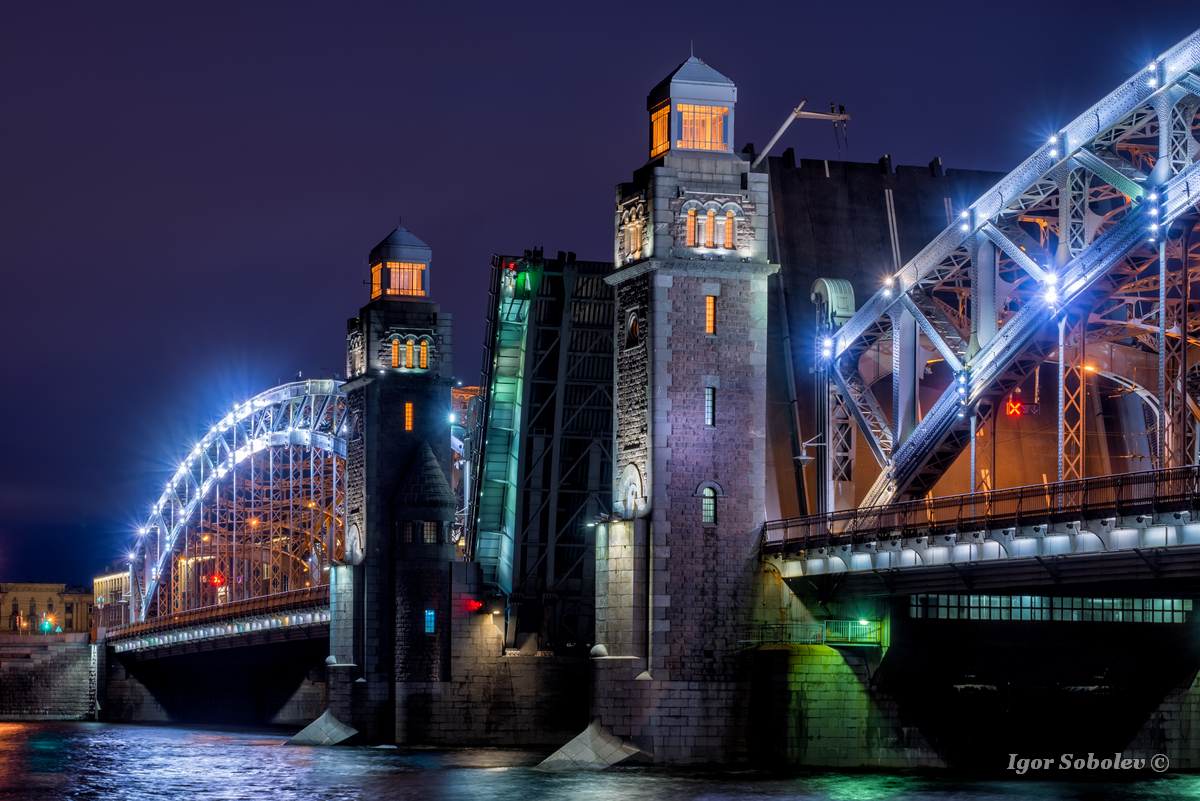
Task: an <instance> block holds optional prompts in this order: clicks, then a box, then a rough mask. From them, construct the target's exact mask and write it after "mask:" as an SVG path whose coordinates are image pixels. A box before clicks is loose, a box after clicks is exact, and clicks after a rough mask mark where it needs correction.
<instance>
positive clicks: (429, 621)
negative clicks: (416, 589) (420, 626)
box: [425, 609, 437, 634]
mask: <svg viewBox="0 0 1200 801" xmlns="http://www.w3.org/2000/svg"><path fill="white" fill-rule="evenodd" d="M436 621H437V615H435V614H434V613H433V610H432V609H426V610H425V633H426V634H433V627H434V623H435V622H436Z"/></svg>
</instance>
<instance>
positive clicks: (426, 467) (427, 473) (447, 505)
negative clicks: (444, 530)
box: [392, 440, 458, 520]
mask: <svg viewBox="0 0 1200 801" xmlns="http://www.w3.org/2000/svg"><path fill="white" fill-rule="evenodd" d="M457 505H458V504H457V501H456V500H455V498H454V492H453V491H452V490H451V489H450V482H448V481H446V474H445V472H443V471H442V466H441V464H440V463H438V459H437V456H435V455H434V453H433V448H431V447H429V443H428V442H426V441H425V440H421V444H420V445H419V446H418V447H417V451H416V453H414V454H413V456H412V459H410V460H409V462H408V467H407V468H406V469H405V471H404V475H403V476H401V477H400V481H399V483H397V484H396V490H395V492H393V493H392V508H393V509H394V510H395V512H396V514H397V516H398V517H399V518H400V519H402V520H429V519H438V520H440V519H444V518H448V517H450V516H451V515H453V514H454V509H455V507H456V506H457Z"/></svg>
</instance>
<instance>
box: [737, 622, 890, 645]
mask: <svg viewBox="0 0 1200 801" xmlns="http://www.w3.org/2000/svg"><path fill="white" fill-rule="evenodd" d="M879 634H880V632H879V623H878V621H862V620H823V621H815V622H809V623H758V624H753V625H751V626H749V627H747V629H746V637H745V639H744V642H746V643H751V644H754V645H760V644H765V643H785V644H790V645H879V643H880V638H879Z"/></svg>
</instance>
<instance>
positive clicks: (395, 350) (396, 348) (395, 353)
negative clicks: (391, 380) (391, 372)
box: [392, 339, 400, 367]
mask: <svg viewBox="0 0 1200 801" xmlns="http://www.w3.org/2000/svg"><path fill="white" fill-rule="evenodd" d="M399 366H400V340H398V339H393V340H392V367H399Z"/></svg>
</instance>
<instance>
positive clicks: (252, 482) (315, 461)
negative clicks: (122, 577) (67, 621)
mask: <svg viewBox="0 0 1200 801" xmlns="http://www.w3.org/2000/svg"><path fill="white" fill-rule="evenodd" d="M341 386H342V382H340V381H335V380H319V381H298V382H295V383H291V384H284V385H282V386H279V387H276V388H274V389H271V390H269V391H267V392H264V393H262V394H261V395H258V396H256V397H254V398H251V399H250V400H248V401H246V402H245V403H243V404H241V405H240V406H238V407H236V408H235V409H234V410H233V411H231V412H230V413H229V414H227V415H226V416H225V417H224V418H223V419H222V420H221V421H220V422H218V423H217V424H216V425H215V426H213V427H212V430H210V431H209V432H208V435H207V436H205V437H204V439H202V440H201V441H200V442H198V443H196V445H195V447H194V448H193V449H192V451H191V453H189V454H188V455H187V457H186V458H185V459H184V460H183V462H182V463H181V464H180V465H179V469H178V470H176V471H175V474H174V476H172V477H171V480H170V481H169V482H168V483H167V486H166V489H165V491H164V492H163V494H162V495H161V496H160V497H159V499H158V501H157V502H156V503H155V504H154V507H153V509H152V511H151V514H150V517H149V519H148V520H147V521H146V524H145V526H144V528H143V529H142V530H141V535H142V536H141V538H140V539H139V545H138V552H137V553H136V554H135V558H134V559H133V560H132V567H131V571H132V573H133V579H134V580H133V587H132V593H133V599H132V604H131V607H132V608H133V609H135V610H136V611H137V612H138V618H137V619H138V620H147V619H152V618H156V617H160V618H161V617H165V616H167V615H174V614H179V613H182V612H187V611H191V610H195V609H201V608H205V607H211V606H216V605H219V604H226V603H232V602H234V601H245V600H250V599H254V598H262V597H266V596H270V595H275V594H278V593H284V592H288V591H290V590H300V589H304V588H305V587H310V586H311V587H316V586H319V585H321V584H325V583H327V582H328V580H329V574H328V571H327V570H326V568H327V567H328V566H329V565H330V564H336V563H338V562H340V561H341V560H342V559H343V558H344V555H345V520H346V508H345V498H346V494H345V473H346V469H345V468H346V427H345V416H346V395H345V393H344V392H343V391H342V389H341Z"/></svg>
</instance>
